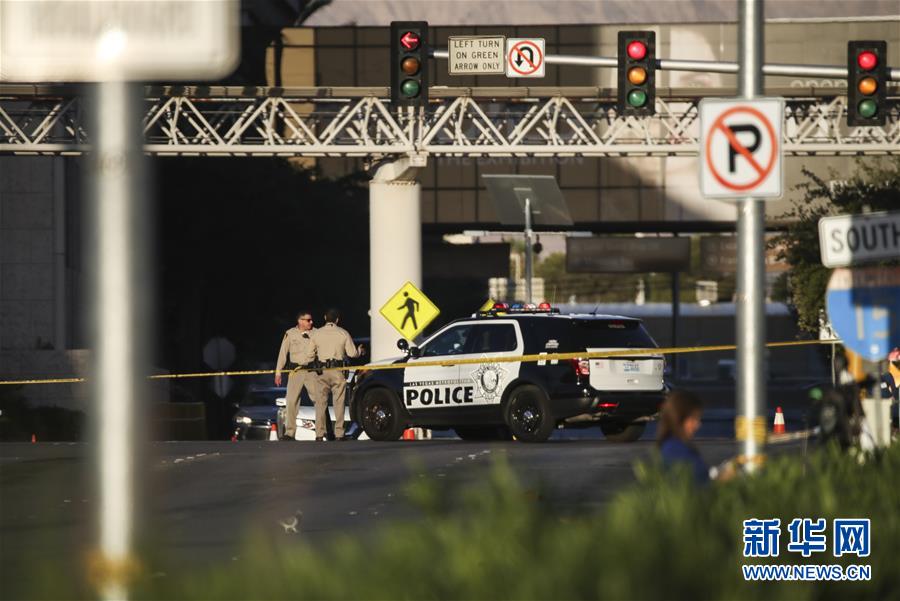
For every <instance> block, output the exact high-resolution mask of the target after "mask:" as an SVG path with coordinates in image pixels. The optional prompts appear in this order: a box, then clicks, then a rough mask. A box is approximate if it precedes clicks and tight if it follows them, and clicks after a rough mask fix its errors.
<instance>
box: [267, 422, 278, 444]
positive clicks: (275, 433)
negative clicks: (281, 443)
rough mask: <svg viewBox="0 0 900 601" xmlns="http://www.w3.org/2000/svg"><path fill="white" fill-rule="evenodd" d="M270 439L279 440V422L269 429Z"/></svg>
mask: <svg viewBox="0 0 900 601" xmlns="http://www.w3.org/2000/svg"><path fill="white" fill-rule="evenodd" d="M269 440H270V441H272V440H278V424H272V427H271V428H270V429H269Z"/></svg>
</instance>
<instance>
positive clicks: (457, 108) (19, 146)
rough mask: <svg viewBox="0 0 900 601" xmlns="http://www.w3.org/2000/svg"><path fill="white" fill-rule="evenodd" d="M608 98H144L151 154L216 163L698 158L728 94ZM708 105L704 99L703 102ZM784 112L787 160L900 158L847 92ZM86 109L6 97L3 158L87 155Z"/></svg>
mask: <svg viewBox="0 0 900 601" xmlns="http://www.w3.org/2000/svg"><path fill="white" fill-rule="evenodd" d="M614 93H615V91H614V90H609V89H606V88H525V87H517V88H432V91H431V97H432V102H431V103H430V104H429V107H428V109H427V110H425V111H417V110H415V109H403V110H394V109H393V108H392V107H391V105H390V103H389V101H388V100H387V97H388V89H387V88H302V89H274V88H273V89H267V88H253V89H250V91H249V92H248V91H245V90H244V89H237V88H227V87H212V88H211V87H205V88H204V87H198V86H186V87H157V88H148V89H147V91H146V100H145V103H144V106H143V109H142V110H143V123H144V134H145V149H146V151H147V153H148V154H154V155H161V156H162V155H183V156H187V155H209V156H250V155H252V156H313V157H315V156H341V157H347V156H351V157H352V156H366V157H370V158H372V159H375V160H377V159H380V158H389V157H391V156H411V157H413V158H418V159H420V160H424V158H425V157H427V156H429V155H431V156H468V157H479V156H519V157H525V156H692V155H696V154H697V152H698V140H697V138H698V135H699V133H700V132H699V119H698V104H699V101H700V100H701V99H702V97H704V96H706V97H710V96H719V97H721V96H732V95H733V92H732V91H731V90H721V89H720V90H674V89H659V90H658V91H657V104H656V111H657V114H656V116H654V117H653V118H644V119H636V118H633V117H625V118H623V117H620V116H618V115H617V114H616V110H615V101H614V99H613V94H614ZM701 94H702V95H701ZM768 95H770V96H783V97H785V99H786V109H785V120H784V150H785V152H786V153H787V154H789V155H801V156H802V155H839V154H863V155H877V154H900V103H898V100H900V99H898V98H896V97H892V98H891V102H890V109H889V111H890V112H889V115H888V122H887V124H886V125H885V126H884V127H855V128H850V127H847V125H846V96H845V95H841V94H840V90H834V89H810V90H802V91H798V90H797V89H786V90H778V91H775V90H769V94H768ZM84 105H85V101H84V100H83V99H82V97H80V96H75V95H72V92H71V90H67V89H66V88H52V87H37V86H11V85H6V86H0V153H3V154H45V155H67V154H81V153H84V152H87V151H88V150H89V149H90V143H91V135H90V132H89V131H87V129H86V126H85V116H86V108H85V106H84Z"/></svg>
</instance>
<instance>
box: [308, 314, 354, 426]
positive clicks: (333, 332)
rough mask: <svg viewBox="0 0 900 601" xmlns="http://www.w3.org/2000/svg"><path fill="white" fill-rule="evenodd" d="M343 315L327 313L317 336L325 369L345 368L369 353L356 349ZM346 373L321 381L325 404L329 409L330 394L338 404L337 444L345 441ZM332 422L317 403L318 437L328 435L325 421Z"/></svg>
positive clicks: (338, 372)
mask: <svg viewBox="0 0 900 601" xmlns="http://www.w3.org/2000/svg"><path fill="white" fill-rule="evenodd" d="M340 319H341V314H340V312H339V311H338V310H337V309H329V310H328V311H327V312H326V313H325V325H324V326H322V327H321V328H318V329H316V331H315V332H313V334H312V337H313V341H314V342H315V344H316V351H317V353H318V356H319V361H320V362H321V363H323V364H324V366H325V367H345V366H346V365H347V359H354V358H356V357H359V356H360V355H362V354H364V353H365V352H366V347H365V346H364V345H362V344H360V345H359V346H354V344H353V338H351V337H350V333H349V332H347V330H345V329H344V328H342V327H340V326H339V325H338V322H339V321H340ZM345 373H346V372H344V371H341V370H336V369H331V370H327V371H324V372H322V375H321V376H320V377H319V381H320V382H321V384H322V387H321V393H320V394H321V395H322V398H321V401H320V402H321V404H322V406H324V407H327V403H328V393H329V392H331V398H332V402H333V403H334V437H335V439H336V440H344V397H345V396H346V392H347V378H346V375H345ZM326 419H328V411H327V409H323V410H321V411H320V410H319V403H316V437H319V436H324V435H325V420H326Z"/></svg>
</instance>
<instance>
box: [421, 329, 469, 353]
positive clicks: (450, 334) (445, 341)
mask: <svg viewBox="0 0 900 601" xmlns="http://www.w3.org/2000/svg"><path fill="white" fill-rule="evenodd" d="M471 333H472V325H471V324H467V325H461V326H456V327H454V328H450V329H449V330H447V331H445V332H441V333H440V334H438V335H437V336H436V337H435V338H433V339H432V340H430V341H428V344H426V345H425V347H424V348H423V349H422V355H421V356H422V357H443V356H445V355H461V354H462V353H463V352H465V349H466V341H467V340H468V339H469V335H470V334H471Z"/></svg>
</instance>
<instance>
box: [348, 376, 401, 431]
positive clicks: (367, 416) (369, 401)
mask: <svg viewBox="0 0 900 601" xmlns="http://www.w3.org/2000/svg"><path fill="white" fill-rule="evenodd" d="M359 422H360V424H361V425H362V429H363V430H364V431H365V433H366V435H368V437H369V438H371V439H372V440H397V439H398V438H400V435H401V434H402V433H403V426H404V423H403V420H402V417H401V415H400V403H398V402H397V398H396V397H395V396H394V395H393V394H392V393H391V392H390V391H388V390H385V389H383V388H376V389H373V390H369V391H368V392H366V393H365V395H363V398H362V402H361V403H360V405H359Z"/></svg>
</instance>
